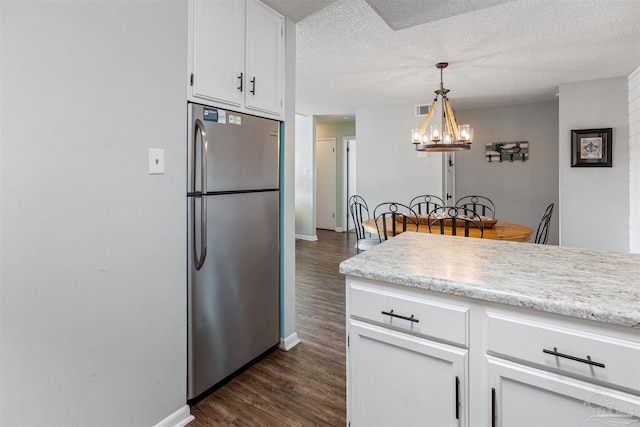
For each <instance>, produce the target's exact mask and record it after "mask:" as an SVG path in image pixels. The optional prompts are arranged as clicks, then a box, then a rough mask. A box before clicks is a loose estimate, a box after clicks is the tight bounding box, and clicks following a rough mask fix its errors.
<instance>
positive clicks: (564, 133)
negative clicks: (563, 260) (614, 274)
mask: <svg viewBox="0 0 640 427" xmlns="http://www.w3.org/2000/svg"><path fill="white" fill-rule="evenodd" d="M609 127H610V128H613V167H611V168H590V167H586V168H585V167H582V168H580V167H579V168H576V167H574V168H572V167H571V130H572V129H596V128H609ZM558 140H559V147H558V150H559V151H558V152H559V161H560V224H561V233H560V244H561V245H562V246H570V247H579V248H586V249H601V250H611V251H621V252H628V251H629V104H628V79H627V77H617V78H612V79H601V80H592V81H585V82H576V83H567V84H562V85H560V119H559V134H558Z"/></svg>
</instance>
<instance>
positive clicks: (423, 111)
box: [416, 104, 429, 117]
mask: <svg viewBox="0 0 640 427" xmlns="http://www.w3.org/2000/svg"><path fill="white" fill-rule="evenodd" d="M427 114H429V104H422V105H416V117H420V116H426V115H427Z"/></svg>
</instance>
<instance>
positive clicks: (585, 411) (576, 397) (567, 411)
mask: <svg viewBox="0 0 640 427" xmlns="http://www.w3.org/2000/svg"><path fill="white" fill-rule="evenodd" d="M487 363H488V379H489V387H490V388H491V403H490V405H491V408H492V410H491V420H490V421H491V424H490V425H492V426H500V427H509V426H517V427H529V426H530V427H540V426H562V427H573V426H575V427H577V426H585V425H631V424H633V425H637V423H640V403H639V400H638V396H634V395H632V394H629V393H625V392H621V391H618V390H614V389H611V388H608V387H602V386H599V385H596V384H592V383H589V382H585V381H581V380H576V379H574V378H570V377H567V376H564V375H560V374H557V373H552V372H547V371H542V370H539V369H535V368H531V367H528V366H523V365H519V364H516V363H513V362H509V361H506V360H501V359H497V358H492V357H488V362H487Z"/></svg>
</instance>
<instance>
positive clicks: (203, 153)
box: [191, 119, 209, 193]
mask: <svg viewBox="0 0 640 427" xmlns="http://www.w3.org/2000/svg"><path fill="white" fill-rule="evenodd" d="M198 134H200V141H201V142H202V146H201V148H200V162H201V163H200V191H201V192H202V193H206V192H207V152H208V147H207V146H208V145H209V144H208V141H207V131H206V130H205V128H204V124H203V123H202V121H201V120H200V119H196V129H195V132H193V165H192V166H193V169H192V170H193V174H192V175H191V191H192V192H195V191H196V171H197V167H196V164H197V163H198V156H197V155H196V153H197V147H198V144H197V141H198Z"/></svg>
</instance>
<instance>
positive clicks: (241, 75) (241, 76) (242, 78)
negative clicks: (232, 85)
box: [238, 73, 244, 92]
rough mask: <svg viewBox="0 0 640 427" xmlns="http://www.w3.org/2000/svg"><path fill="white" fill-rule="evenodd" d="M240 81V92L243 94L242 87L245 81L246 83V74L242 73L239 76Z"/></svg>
mask: <svg viewBox="0 0 640 427" xmlns="http://www.w3.org/2000/svg"><path fill="white" fill-rule="evenodd" d="M238 80H240V86H238V90H239V91H240V92H242V90H243V89H244V88H243V87H242V84H243V81H244V73H240V75H239V76H238Z"/></svg>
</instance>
